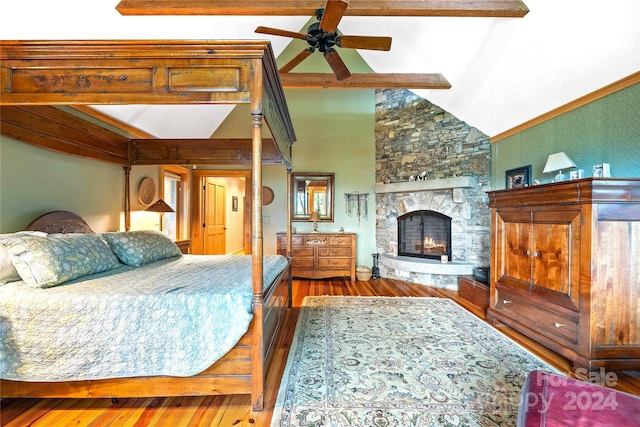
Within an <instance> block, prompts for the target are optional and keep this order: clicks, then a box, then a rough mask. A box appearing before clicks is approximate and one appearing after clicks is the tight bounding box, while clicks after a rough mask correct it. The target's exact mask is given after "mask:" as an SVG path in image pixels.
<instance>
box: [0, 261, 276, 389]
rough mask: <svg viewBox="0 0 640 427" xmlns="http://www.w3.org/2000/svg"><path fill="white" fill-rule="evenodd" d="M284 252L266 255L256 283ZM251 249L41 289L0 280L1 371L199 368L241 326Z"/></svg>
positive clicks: (129, 372) (87, 375) (103, 374)
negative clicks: (236, 253) (247, 254)
mask: <svg viewBox="0 0 640 427" xmlns="http://www.w3.org/2000/svg"><path fill="white" fill-rule="evenodd" d="M286 263H287V262H286V259H285V258H283V257H281V256H279V255H267V256H265V259H264V283H265V285H266V284H269V283H271V282H272V281H273V280H274V278H275V277H277V275H278V274H279V273H280V272H281V271H282V270H283V269H284V268H285V266H286ZM251 301H252V286H251V257H250V256H237V255H220V256H203V255H184V256H181V257H177V258H169V259H165V260H162V261H157V262H154V263H151V264H148V265H144V266H142V267H137V268H134V267H128V266H122V267H120V268H117V269H115V270H112V271H109V272H105V273H99V274H95V275H91V276H87V277H85V278H83V279H78V280H74V281H70V282H67V283H65V284H62V285H58V286H55V287H52V288H48V289H36V288H31V287H28V286H26V285H25V284H24V283H23V282H13V283H8V284H6V285H4V286H0V378H3V379H9V380H21V381H68V380H83V379H85V380H86V379H101V378H116V377H133V376H151V375H170V376H191V375H195V374H197V373H199V372H202V371H203V370H205V369H206V368H208V367H209V366H210V365H212V364H213V363H214V362H215V361H216V360H218V359H219V358H220V357H221V356H223V355H224V354H225V353H226V352H228V351H229V350H230V349H231V348H232V347H233V346H234V345H235V344H236V343H237V342H238V340H239V339H240V337H242V335H243V334H244V333H245V332H246V331H247V329H248V327H249V323H250V321H251V319H252V314H251Z"/></svg>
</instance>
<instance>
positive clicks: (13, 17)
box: [0, 0, 640, 138]
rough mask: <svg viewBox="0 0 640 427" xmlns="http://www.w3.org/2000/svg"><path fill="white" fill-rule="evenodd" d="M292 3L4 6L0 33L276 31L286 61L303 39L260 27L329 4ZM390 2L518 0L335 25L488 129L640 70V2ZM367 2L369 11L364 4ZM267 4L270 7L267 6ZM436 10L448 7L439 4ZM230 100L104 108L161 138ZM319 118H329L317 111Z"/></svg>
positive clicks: (309, 63) (386, 67)
mask: <svg viewBox="0 0 640 427" xmlns="http://www.w3.org/2000/svg"><path fill="white" fill-rule="evenodd" d="M291 3H292V2H291V1H287V0H282V1H278V2H264V1H253V2H250V1H249V2H247V1H242V2H241V1H232V0H221V1H212V0H173V1H165V0H153V1H150V0H122V1H121V2H120V3H118V1H117V0H93V1H91V2H87V1H86V0H66V1H65V2H62V3H61V2H51V1H48V0H32V1H29V2H18V1H14V2H5V3H3V5H2V12H3V13H2V15H3V19H2V26H1V27H0V38H1V39H4V40H9V39H60V40H65V39H81V40H82V39H236V40H244V39H268V40H270V41H271V42H272V44H273V50H274V53H275V54H276V56H277V57H278V56H279V55H281V57H279V58H278V63H279V64H280V65H283V64H285V63H286V62H287V61H288V60H290V59H291V57H292V56H291V55H292V53H291V52H294V53H295V52H299V50H300V48H299V46H301V45H299V44H298V45H296V44H295V43H302V46H304V43H305V42H304V41H301V40H294V41H292V40H291V39H289V38H286V37H278V36H269V35H265V34H256V33H255V32H254V31H255V29H256V27H258V26H268V27H273V28H280V29H283V30H289V31H294V32H298V31H301V32H305V29H306V26H307V25H308V23H309V20H310V17H311V16H310V15H312V14H311V13H309V10H313V9H315V8H318V7H322V6H323V5H324V3H325V0H317V1H302V2H296V3H298V6H299V7H298V9H299V11H300V13H301V15H299V16H290V15H288V13H295V11H293V12H292V11H289V12H287V13H284V12H281V11H280V12H279V11H278V10H276V9H274V8H273V6H274V5H276V6H277V5H285V6H286V5H287V4H291ZM394 3H396V4H403V5H409V6H412V7H414V8H420V7H421V5H423V4H427V5H432V6H433V5H436V6H443V5H444V6H447V7H450V6H452V5H453V6H457V5H461V4H462V5H465V4H466V5H467V8H468V6H469V5H478V4H490V5H493V4H495V5H498V6H499V7H503V8H504V7H506V8H507V9H508V8H509V7H514V4H515V5H517V4H518V3H522V2H519V1H511V0H488V1H477V0H476V1H472V2H469V1H460V0H450V1H447V2H443V1H436V0H428V1H427V0H424V1H403V2H391V1H364V0H352V1H351V2H350V6H349V9H348V10H349V11H351V12H353V13H355V12H357V11H358V10H359V9H361V10H362V12H361V13H360V14H361V15H362V14H364V15H367V16H352V15H350V12H348V13H346V14H345V16H344V17H343V18H342V20H341V21H340V24H339V29H340V31H341V32H342V33H344V34H350V35H366V36H390V37H392V38H393V42H392V45H391V50H390V51H388V52H383V51H369V50H358V51H357V52H353V53H350V54H348V55H347V54H345V55H342V52H344V51H345V49H343V50H341V51H340V52H341V56H344V57H345V58H346V59H345V62H346V63H347V66H349V67H350V68H351V64H354V65H353V66H354V67H355V69H356V71H358V70H360V69H362V65H361V63H365V64H366V66H365V67H364V68H366V69H365V70H364V71H363V72H368V71H372V72H375V73H421V74H425V73H426V74H429V73H442V75H443V76H444V77H445V78H446V79H447V81H448V82H449V83H450V84H451V88H450V89H415V92H416V93H418V94H419V95H420V96H422V97H424V98H426V99H429V100H430V101H431V102H434V103H436V104H438V105H440V106H441V107H442V108H444V109H445V110H447V111H449V112H450V113H452V114H454V115H456V116H457V117H459V118H461V119H462V120H464V121H466V122H468V123H469V124H471V125H472V126H475V127H477V128H478V129H480V130H481V131H483V132H484V133H486V134H488V135H490V136H493V135H497V134H499V133H501V132H504V131H506V130H508V129H511V128H513V127H514V126H517V125H519V124H521V123H523V122H526V121H527V120H530V119H533V118H535V117H536V116H539V115H541V114H543V113H545V112H547V111H550V110H552V109H554V108H557V107H560V106H562V105H563V104H566V103H567V102H570V101H572V100H574V99H576V98H579V97H581V96H583V95H586V94H588V93H590V92H593V91H594V90H596V89H599V88H601V87H603V86H606V85H608V84H610V83H613V82H615V81H617V80H619V79H621V78H623V77H626V76H628V75H630V74H633V73H635V72H637V71H639V70H640V25H638V22H640V3H639V2H638V1H637V0H609V1H608V2H607V3H606V5H604V4H603V3H602V1H601V0H563V1H550V0H524V4H526V7H527V8H528V9H529V11H528V12H526V10H524V12H523V11H522V10H521V9H518V8H517V7H515V12H513V13H511V15H508V16H517V15H515V14H516V13H519V15H523V16H522V17H496V16H501V15H500V14H498V13H497V12H495V11H494V12H491V11H490V12H487V11H486V10H485V11H483V12H482V17H479V16H468V17H465V16H393V15H398V12H397V11H395V12H394V10H395V9H394V8H391V9H389V8H388V7H387V6H389V5H391V4H394ZM215 4H222V5H223V6H227V7H228V9H227V10H226V12H225V11H221V12H220V11H213V12H212V11H211V10H199V11H196V12H198V13H221V14H220V15H196V16H193V15H184V14H180V13H188V12H189V8H191V12H193V8H194V7H196V6H197V5H200V6H202V5H205V6H211V5H215ZM363 4H365V6H368V7H361V6H362V5H363ZM150 5H151V6H153V7H155V8H156V10H155V11H152V13H156V14H158V15H141V13H142V12H141V11H147V13H149V10H150V9H149V7H150ZM116 6H117V7H118V9H119V10H116ZM176 6H177V7H178V9H176ZM264 6H269V7H271V9H267V10H265V9H264ZM163 8H164V9H163ZM229 8H230V9H229ZM233 8H236V9H233ZM238 8H244V9H243V10H245V11H246V14H245V15H234V14H235V13H240V12H238V10H239V9H238ZM251 8H253V9H251ZM176 10H178V12H180V13H178V12H176ZM222 13H225V14H222ZM229 13H232V14H231V15H230V14H229ZM473 13H474V14H479V13H476V12H473ZM257 14H261V15H259V16H256V15H257ZM414 14H415V13H414ZM422 14H423V15H428V14H427V13H422ZM432 14H440V15H447V14H448V15H452V13H451V12H447V11H444V12H442V13H439V12H438V11H437V10H436V12H432ZM469 14H471V13H469ZM386 15H392V16H386ZM458 15H459V13H458ZM502 15H504V14H502ZM487 16H489V17H487ZM290 44H291V46H289V49H286V48H287V46H288V45H290ZM358 54H359V56H358ZM314 55H320V54H319V53H317V52H316V53H314ZM353 55H355V56H353ZM349 58H356V59H355V60H351V59H349ZM299 71H304V72H310V71H317V72H326V73H331V69H329V68H328V66H327V65H326V63H324V60H323V59H322V58H321V57H320V58H313V56H312V57H310V58H309V59H307V60H305V61H304V62H303V63H302V64H301V65H300V66H299V67H297V68H296V69H294V70H293V71H292V72H299ZM352 71H353V70H352ZM409 89H412V88H409ZM287 90H296V89H287ZM317 90H318V91H322V90H323V89H317ZM344 90H345V91H349V90H357V89H344ZM232 108H233V106H220V105H215V106H213V105H211V106H208V105H201V106H189V107H185V106H180V107H175V106H173V107H172V106H155V107H151V106H117V107H116V106H108V107H101V108H100V111H103V112H105V113H107V114H109V115H112V116H113V117H115V118H117V119H119V120H123V121H125V122H127V123H129V124H131V125H132V126H135V127H137V128H139V129H141V130H142V131H144V132H147V133H149V134H152V135H154V136H157V137H164V138H181V137H184V138H202V137H208V136H210V135H211V134H212V133H213V132H215V130H216V128H217V127H218V126H219V124H220V123H222V121H223V120H224V118H225V117H226V116H227V114H229V112H230V111H231V109H232ZM327 108H329V107H327ZM317 114H318V115H321V114H322V111H321V109H319V111H318V112H317ZM320 119H321V118H320ZM294 126H295V123H294Z"/></svg>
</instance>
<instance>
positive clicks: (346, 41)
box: [336, 36, 391, 50]
mask: <svg viewBox="0 0 640 427" xmlns="http://www.w3.org/2000/svg"><path fill="white" fill-rule="evenodd" d="M336 44H337V45H338V46H340V47H347V48H352V49H368V50H391V37H369V36H341V37H338V40H337V42H336Z"/></svg>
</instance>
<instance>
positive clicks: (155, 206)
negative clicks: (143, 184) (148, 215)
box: [145, 199, 175, 231]
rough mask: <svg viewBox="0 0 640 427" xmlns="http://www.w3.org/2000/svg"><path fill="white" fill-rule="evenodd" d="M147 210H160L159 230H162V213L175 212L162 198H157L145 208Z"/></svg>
mask: <svg viewBox="0 0 640 427" xmlns="http://www.w3.org/2000/svg"><path fill="white" fill-rule="evenodd" d="M145 211H147V212H160V231H164V214H165V212H175V211H174V210H173V208H172V207H171V206H169V205H168V204H167V203H166V202H165V201H164V200H162V199H158V201H157V202H155V203H152V204H151V205H150V206H149V207H148V208H147V209H145Z"/></svg>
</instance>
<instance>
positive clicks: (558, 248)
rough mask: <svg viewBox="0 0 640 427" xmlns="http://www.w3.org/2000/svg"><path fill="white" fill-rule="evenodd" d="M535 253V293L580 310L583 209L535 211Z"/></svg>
mask: <svg viewBox="0 0 640 427" xmlns="http://www.w3.org/2000/svg"><path fill="white" fill-rule="evenodd" d="M531 255H532V256H531V259H532V263H533V270H532V287H531V291H532V293H533V294H536V295H540V296H542V297H544V298H545V299H546V300H548V301H551V302H554V303H556V304H558V305H561V306H563V307H566V308H570V309H572V310H578V305H579V292H578V290H579V274H580V270H579V267H580V265H579V259H580V214H579V212H576V211H562V212H558V211H555V212H535V213H534V217H533V244H532V251H531Z"/></svg>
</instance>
